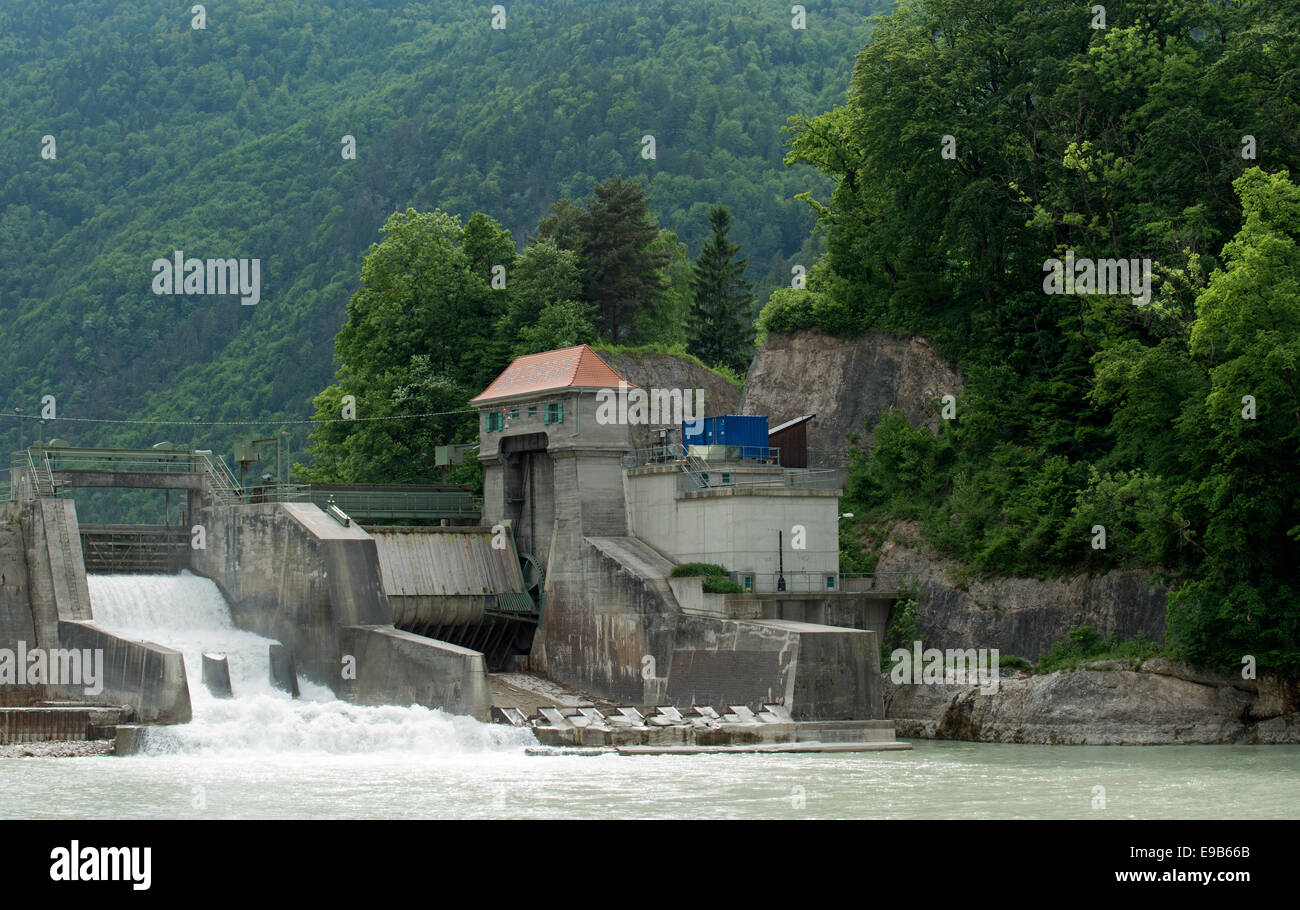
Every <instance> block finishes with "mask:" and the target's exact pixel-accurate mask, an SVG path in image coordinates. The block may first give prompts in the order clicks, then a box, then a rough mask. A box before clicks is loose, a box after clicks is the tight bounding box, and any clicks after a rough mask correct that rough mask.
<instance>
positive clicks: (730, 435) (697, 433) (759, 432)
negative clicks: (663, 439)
mask: <svg viewBox="0 0 1300 910" xmlns="http://www.w3.org/2000/svg"><path fill="white" fill-rule="evenodd" d="M682 443H683V444H684V445H688V446H692V445H697V446H698V445H709V446H711V445H719V446H733V447H734V446H739V447H740V455H741V457H742V458H745V459H759V460H764V461H765V460H767V459H768V458H769V457H770V455H771V450H770V449H769V448H768V444H767V417H765V416H751V415H745V414H723V415H721V416H718V417H705V418H704V420H702V421H696V422H694V423H693V424H692V423H685V424H683V425H682Z"/></svg>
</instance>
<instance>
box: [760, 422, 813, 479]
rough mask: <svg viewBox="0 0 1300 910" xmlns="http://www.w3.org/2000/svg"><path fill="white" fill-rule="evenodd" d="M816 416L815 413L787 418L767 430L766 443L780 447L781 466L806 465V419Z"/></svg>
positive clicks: (794, 466) (795, 466) (800, 466)
mask: <svg viewBox="0 0 1300 910" xmlns="http://www.w3.org/2000/svg"><path fill="white" fill-rule="evenodd" d="M816 416H817V415H816V414H804V415H803V416H802V417H796V418H794V419H793V420H787V421H786V422H785V423H783V424H780V425H779V426H775V427H772V429H770V430H768V432H767V442H768V445H771V446H777V447H778V448H780V450H781V451H780V464H781V466H782V467H785V468H806V467H808V421H810V420H812V419H813V418H814V417H816Z"/></svg>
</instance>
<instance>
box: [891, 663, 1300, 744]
mask: <svg viewBox="0 0 1300 910" xmlns="http://www.w3.org/2000/svg"><path fill="white" fill-rule="evenodd" d="M884 678H885V680H886V682H885V715H886V717H888V718H889V719H891V720H893V721H894V724H895V727H896V729H897V731H898V736H899V738H900V739H906V738H907V737H915V738H919V739H960V740H969V741H972V742H990V743H1043V744H1065V745H1164V744H1177V743H1186V744H1192V743H1205V744H1216V743H1218V744H1222V743H1239V744H1256V743H1300V713H1298V712H1300V689H1298V688H1297V683H1296V681H1295V680H1285V679H1281V678H1279V677H1275V676H1269V675H1265V676H1261V678H1260V679H1259V680H1242V679H1235V678H1231V677H1222V676H1217V675H1215V674H1207V673H1201V672H1197V671H1194V670H1192V669H1190V668H1189V667H1186V666H1184V665H1182V664H1176V663H1172V662H1170V661H1167V660H1164V659H1163V658H1156V659H1153V660H1148V661H1146V662H1145V663H1142V664H1141V665H1140V666H1139V667H1137V668H1136V669H1134V668H1131V667H1130V664H1129V663H1128V662H1127V661H1097V662H1095V663H1092V664H1085V665H1083V666H1082V667H1080V668H1079V669H1076V670H1074V671H1072V672H1058V673H1049V674H1047V675H1045V676H1028V675H1024V674H1022V675H1020V676H1019V677H1018V678H1006V677H1005V676H1004V678H1003V679H1002V680H1001V681H1000V683H999V685H998V687H997V691H996V692H983V691H981V689H980V688H979V687H977V686H972V685H897V684H895V683H893V682H891V681H889V676H888V674H886V675H885V677H884Z"/></svg>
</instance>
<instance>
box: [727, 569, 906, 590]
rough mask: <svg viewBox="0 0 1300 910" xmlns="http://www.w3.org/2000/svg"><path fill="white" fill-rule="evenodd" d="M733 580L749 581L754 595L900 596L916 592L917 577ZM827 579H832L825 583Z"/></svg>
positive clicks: (760, 576)
mask: <svg viewBox="0 0 1300 910" xmlns="http://www.w3.org/2000/svg"><path fill="white" fill-rule="evenodd" d="M728 574H729V575H730V576H731V579H732V581H734V582H736V584H738V585H740V586H741V587H745V582H746V579H752V585H753V588H752V590H748V591H746V593H753V594H776V593H786V594H865V593H870V592H874V593H879V594H899V593H902V592H905V591H911V590H915V588H916V580H917V576H916V574H915V573H912V572H840V573H835V572H784V573H781V572H731V573H728ZM782 577H784V578H785V590H784V591H778V590H777V586H778V580H779V579H780V578H782ZM828 579H830V580H832V581H831V583H829V584H828Z"/></svg>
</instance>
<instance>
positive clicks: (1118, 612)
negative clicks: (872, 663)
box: [876, 522, 1167, 661]
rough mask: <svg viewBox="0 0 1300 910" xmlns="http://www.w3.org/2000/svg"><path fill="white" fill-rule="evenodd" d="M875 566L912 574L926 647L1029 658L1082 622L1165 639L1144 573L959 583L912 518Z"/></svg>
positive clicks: (1159, 600) (1162, 596)
mask: <svg viewBox="0 0 1300 910" xmlns="http://www.w3.org/2000/svg"><path fill="white" fill-rule="evenodd" d="M876 569H877V571H878V572H912V573H915V574H916V576H917V579H918V588H917V595H918V596H917V613H918V624H919V631H920V634H921V638H922V640H923V641H924V642H925V644H926V646H927V647H935V648H956V647H962V648H997V649H998V650H999V651H1001V652H1002V653H1003V654H1014V655H1016V656H1017V657H1024V658H1026V659H1028V660H1031V661H1032V660H1038V658H1040V657H1042V655H1043V654H1044V653H1046V652H1047V651H1048V650H1049V649H1050V648H1051V646H1052V645H1053V644H1054V643H1055V642H1057V641H1060V640H1061V639H1063V638H1065V635H1066V633H1067V632H1069V630H1070V629H1072V628H1074V627H1075V626H1081V625H1090V626H1092V627H1093V628H1094V629H1096V630H1097V631H1098V632H1099V633H1100V634H1101V635H1102V637H1103V638H1107V637H1114V638H1117V639H1119V640H1121V641H1122V640H1124V639H1128V638H1135V637H1136V636H1137V635H1139V634H1141V635H1144V636H1145V637H1146V638H1147V639H1148V640H1150V641H1164V633H1165V604H1166V600H1167V596H1166V592H1165V589H1164V588H1161V587H1159V586H1156V585H1153V584H1151V582H1150V580H1149V578H1148V576H1147V574H1146V573H1145V572H1141V571H1137V570H1126V571H1118V572H1108V573H1106V574H1105V575H1097V576H1087V575H1075V576H1071V577H1069V578H1062V579H1043V580H1040V579H1036V578H992V579H986V580H971V581H969V582H966V583H959V582H958V581H956V580H955V576H956V570H957V569H958V565H957V563H955V562H953V561H951V560H948V559H944V558H943V557H942V556H940V555H939V554H938V553H936V552H935V550H934V549H933V548H932V547H930V546H928V545H926V544H924V543H922V542H921V541H920V540H919V539H918V538H917V535H916V524H915V523H914V522H900V523H899V524H898V525H897V526H896V527H895V528H894V530H893V531H892V532H891V534H890V536H889V538H888V539H887V540H886V541H885V543H884V545H883V546H882V547H881V551H880V561H879V563H878V564H877V567H876Z"/></svg>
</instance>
